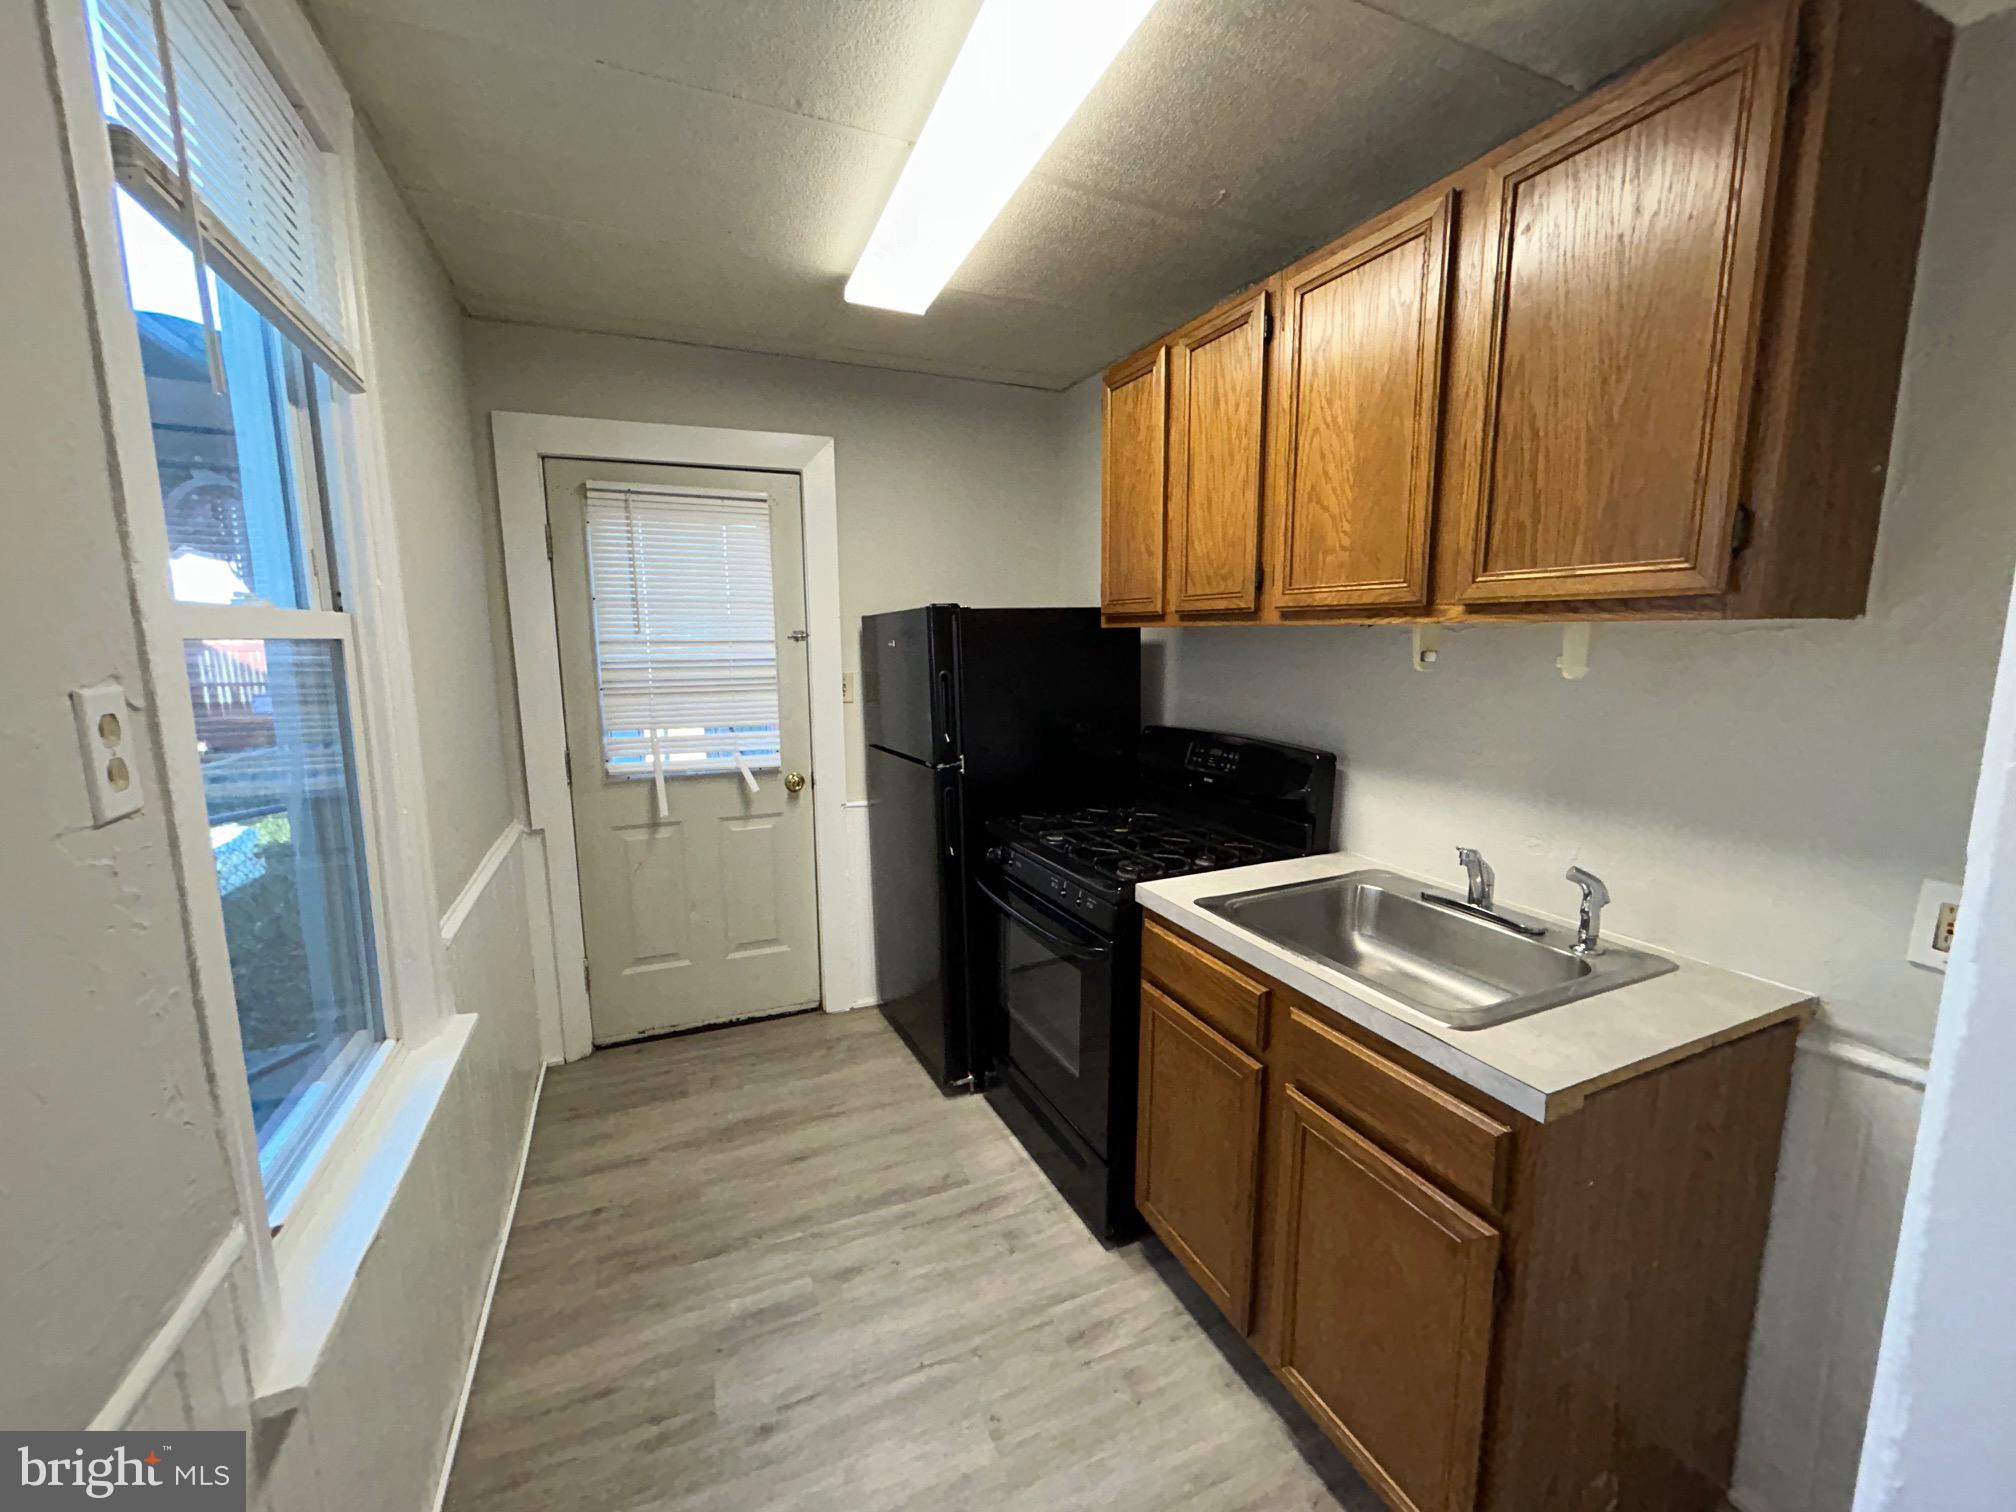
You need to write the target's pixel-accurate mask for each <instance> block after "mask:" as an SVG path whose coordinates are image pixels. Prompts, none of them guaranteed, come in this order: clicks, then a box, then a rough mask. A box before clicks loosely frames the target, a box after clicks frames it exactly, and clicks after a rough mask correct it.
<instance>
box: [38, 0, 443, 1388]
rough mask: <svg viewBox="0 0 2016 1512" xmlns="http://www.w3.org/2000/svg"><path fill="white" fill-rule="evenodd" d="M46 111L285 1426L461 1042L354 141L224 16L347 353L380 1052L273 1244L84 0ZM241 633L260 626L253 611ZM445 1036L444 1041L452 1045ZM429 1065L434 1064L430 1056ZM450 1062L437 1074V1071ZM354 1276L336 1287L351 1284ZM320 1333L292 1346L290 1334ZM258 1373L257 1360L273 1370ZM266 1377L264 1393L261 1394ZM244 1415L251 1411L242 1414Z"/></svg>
mask: <svg viewBox="0 0 2016 1512" xmlns="http://www.w3.org/2000/svg"><path fill="white" fill-rule="evenodd" d="M41 3H42V7H43V13H44V27H45V35H46V36H47V37H48V38H49V43H50V48H51V52H52V55H53V56H52V60H51V61H52V64H53V71H54V77H55V82H56V93H57V98H58V101H59V105H60V108H61V111H62V114H63V125H64V131H65V134H66V137H67V144H68V148H69V159H70V163H69V166H70V170H71V173H72V176H73V187H74V191H75V201H74V203H73V213H74V214H75V217H76V222H77V231H78V237H79V242H80V246H81V249H82V253H83V260H84V269H83V271H84V278H85V293H86V299H87V305H88V308H89V312H90V319H91V322H92V325H93V330H94V335H95V337H96V340H97V343H98V347H99V352H100V362H101V364H102V370H101V381H102V383H103V386H104V399H105V406H106V420H107V428H108V431H109V436H110V441H109V448H110V457H109V461H110V463H111V467H112V471H113V484H114V493H115V507H116V508H117V509H118V511H119V513H120V517H121V521H122V524H123V526H124V528H125V531H126V537H127V541H128V559H127V569H128V575H129V580H130V585H131V589H132V593H133V599H134V603H135V606H136V618H137V620H138V623H139V627H140V655H141V663H142V668H143V677H144V681H145V693H146V696H147V697H148V699H149V700H150V701H151V702H152V704H153V706H154V709H153V725H154V729H155V731H156V732H157V738H158V740H159V743H160V747H161V751H160V755H161V762H162V766H163V768H164V769H165V771H166V774H167V781H166V785H165V789H164V791H163V792H162V793H161V794H159V795H158V797H157V799H156V800H155V801H158V802H160V803H161V804H162V805H163V807H164V809H165V810H166V813H167V817H168V820H169V826H170V835H171V844H172V848H173V852H174V854H173V857H172V859H173V865H174V869H175V874H176V881H177V885H178V887H179V888H180V890H181V894H182V899H183V904H184V909H185V921H186V925H187V928H188V930H189V934H190V942H191V956H192V961H193V965H194V976H195V986H196V997H197V1004H196V1007H197V1015H198V1027H199V1030H200V1032H201V1035H202V1040H203V1053H204V1057H205V1060H206V1062H207V1064H208V1069H209V1074H210V1080H211V1085H212V1089H213V1092H214V1094H215V1096H216V1098H217V1108H216V1112H217V1116H218V1117H219V1119H220V1122H221V1124H222V1127H223V1132H224V1142H225V1147H226V1154H227V1157H228V1160H229V1163H230V1166H231V1174H232V1180H233V1185H234V1187H235V1189H236V1192H237V1198H238V1205H239V1212H240V1221H241V1222H242V1223H243V1225H244V1229H245V1232H246V1237H247V1242H248V1245H249V1248H250V1251H251V1255H252V1259H253V1263H254V1272H255V1277H256V1286H255V1288H254V1291H253V1296H252V1299H251V1300H252V1308H251V1311H252V1316H251V1317H249V1318H248V1319H247V1320H246V1323H247V1332H248V1337H249V1343H250V1348H251V1358H252V1360H253V1362H254V1374H255V1381H256V1382H259V1383H260V1384H259V1391H260V1396H261V1399H262V1404H263V1405H264V1407H265V1408H266V1409H267V1410H269V1411H271V1412H276V1413H277V1412H279V1411H283V1410H285V1409H287V1408H290V1407H292V1406H293V1405H295V1404H296V1403H298V1401H299V1400H300V1398H301V1395H302V1392H303V1391H304V1390H305V1384H306V1376H307V1373H308V1372H310V1371H312V1368H313V1365H314V1362H315V1361H316V1359H317V1358H319V1355H320V1353H321V1345H322V1342H323V1341H324V1340H325V1339H326V1331H327V1330H329V1329H333V1327H334V1323H335V1320H336V1317H337V1316H338V1314H339V1313H340V1308H341V1296H340V1295H337V1296H333V1297H332V1296H331V1295H330V1292H331V1288H332V1287H337V1286H340V1287H342V1288H344V1289H347V1285H348V1280H349V1276H340V1277H339V1276H332V1274H331V1267H330V1265H329V1264H328V1254H329V1252H332V1251H340V1252H341V1254H342V1255H343V1256H344V1257H345V1258H346V1262H347V1261H348V1259H349V1257H354V1259H355V1260H357V1261H361V1258H362V1253H363V1251H364V1249H365V1248H366V1247H368V1246H367V1243H366V1242H363V1241H362V1240H360V1236H359V1235H358V1234H356V1233H355V1232H354V1228H355V1225H354V1223H352V1222H351V1221H350V1220H351V1218H352V1216H353V1215H354V1214H356V1213H358V1212H360V1211H381V1212H382V1202H381V1201H380V1199H381V1198H383V1196H384V1194H383V1193H380V1192H376V1191H366V1190H364V1189H365V1188H368V1187H370V1186H371V1184H372V1182H373V1180H374V1177H379V1176H382V1174H383V1173H382V1171H374V1170H373V1167H374V1165H383V1164H386V1162H376V1161H374V1160H373V1158H372V1156H373V1154H374V1153H375V1152H374V1150H373V1148H372V1144H373V1141H375V1140H379V1139H381V1138H383V1139H386V1140H388V1141H389V1140H390V1138H391V1128H392V1126H393V1125H394V1123H395V1122H396V1120H395V1119H394V1116H393V1115H394V1113H395V1112H397V1111H399V1108H398V1107H397V1106H395V1105H396V1104H397V1103H398V1100H399V1098H400V1097H401V1096H402V1095H403V1093H404V1091H405V1090H406V1089H408V1088H409V1087H424V1088H428V1089H431V1092H432V1095H436V1096H438V1091H439V1083H440V1081H441V1080H442V1078H443V1075H444V1073H443V1069H442V1059H443V1056H444V1055H447V1056H451V1057H452V1056H454V1055H459V1053H460V1049H461V1047H462V1046H463V1045H464V1044H466V1042H467V1031H468V1023H467V1021H466V1020H458V1019H457V1018H456V1015H455V1004H454V1001H453V997H452V991H451V988H450V977H449V974H448V970H447V960H446V947H445V944H444V942H443V938H442V935H441V931H440V928H439V925H438V921H437V917H436V914H437V904H436V899H437V897H438V892H437V890H436V886H435V870H434V862H433V853H432V845H431V842H430V839H429V834H428V828H427V823H426V791H425V785H424V781H423V777H422V771H421V764H420V745H419V720H418V700H417V697H416V694H415V689H414V681H413V669H412V662H411V659H410V656H409V654H408V653H407V651H406V649H405V648H406V647H407V646H408V645H409V643H410V642H409V639H408V635H407V624H406V613H405V598H404V593H403V586H402V582H401V574H400V564H399V558H398V552H397V549H396V547H397V537H396V534H395V527H394V521H393V515H392V507H391V506H392V501H391V495H390V488H389V467H388V464H387V459H386V454H385V448H384V430H383V423H382V416H381V415H380V412H379V410H378V407H377V399H376V395H377V392H378V383H377V364H376V357H375V353H374V351H373V342H372V339H371V326H370V321H369V305H368V295H367V292H366V290H365V288H364V280H363V276H362V275H363V267H362V262H363V259H362V239H361V215H360V208H359V207H360V191H359V165H358V152H357V143H358V136H357V124H356V120H355V117H354V114H353V111H352V108H351V105H350V101H349V97H348V95H347V93H346V92H345V90H344V88H343V85H342V82H341V80H340V78H339V77H338V76H337V74H336V72H335V69H334V66H333V65H332V64H331V63H330V62H329V59H328V57H327V55H326V53H324V51H323V50H322V47H321V44H320V42H319V40H318V39H317V38H316V37H315V35H314V32H313V30H312V29H311V28H310V26H309V24H308V22H307V19H306V17H305V16H304V15H303V14H302V13H301V12H300V11H299V9H298V8H297V7H296V6H295V5H294V4H292V3H291V0H231V3H232V9H233V13H234V15H235V16H236V18H237V19H238V20H239V21H240V23H241V24H243V25H244V26H245V29H246V32H247V34H248V35H249V36H250V37H251V39H252V41H253V44H254V46H255V47H256V48H257V49H258V50H259V52H260V54H261V56H262V57H263V58H265V60H266V62H267V64H268V66H269V67H271V68H272V70H273V73H274V75H275V77H276V78H277V79H278V81H279V83H280V85H281V88H282V89H283V90H284V91H285V92H286V94H287V95H288V97H289V98H290V99H291V100H292V101H293V102H294V103H295V105H296V107H297V108H298V109H299V110H300V111H301V114H302V118H303V120H304V121H305V122H306V123H307V125H308V129H309V131H310V133H311V134H312V135H313V136H314V138H315V140H316V142H317V144H318V145H319V146H320V147H321V148H322V150H323V152H324V153H325V154H326V156H325V162H326V163H327V164H328V169H329V172H330V173H331V174H332V176H333V178H334V180H335V189H336V192H335V194H334V195H333V197H332V199H333V204H332V209H333V211H334V216H335V221H336V224H335V225H334V226H333V227H332V234H333V239H334V241H335V243H336V247H335V253H336V264H337V283H338V288H339V290H340V292H341V296H342V300H343V316H344V326H345V330H344V331H343V332H342V333H339V334H342V335H345V336H347V338H348V341H349V349H350V351H351V352H352V353H353V354H354V355H355V356H356V358H357V360H358V366H359V370H360V376H361V377H362V379H363V381H364V385H365V387H364V392H363V393H361V394H357V395H353V396H352V397H351V398H350V400H349V402H348V404H347V405H346V406H345V412H346V414H347V416H348V419H349V429H350V432H351V434H350V435H349V437H348V438H346V439H347V441H348V445H347V446H346V447H345V448H344V450H345V451H346V452H347V454H348V455H347V457H346V458H345V462H346V464H347V465H346V466H344V467H343V468H342V469H341V470H342V472H343V473H344V475H345V478H346V483H347V497H346V498H345V499H344V500H343V501H342V503H341V505H340V506H339V507H336V508H332V509H328V510H326V511H325V519H326V521H327V528H326V535H327V539H328V541H329V544H330V549H331V550H332V552H334V553H335V554H336V555H337V556H338V558H339V563H338V569H339V570H338V580H339V582H340V584H341V586H342V591H343V595H344V610H345V612H344V613H343V614H342V615H339V616H335V618H338V619H344V620H352V618H353V617H354V622H353V623H352V624H351V625H349V626H346V627H345V633H344V634H343V635H342V636H339V637H318V638H340V639H344V640H345V641H346V657H345V669H346V676H347V679H348V681H349V685H350V689H351V697H352V705H351V708H350V722H351V738H352V742H353V745H354V747H355V750H356V767H357V776H356V781H357V784H358V795H357V796H358V802H359V808H360V811H361V813H362V815H363V824H364V829H365V832H366V833H365V845H366V851H367V857H368V862H367V864H368V865H369V866H370V871H371V879H372V889H373V905H374V908H375V909H376V914H375V917H374V921H373V922H374V926H375V935H376V943H377V958H378V967H379V971H380V974H381V983H382V991H381V1002H382V1009H383V1014H384V1020H385V1028H386V1035H387V1038H386V1040H385V1041H384V1042H383V1043H382V1044H381V1045H380V1046H379V1048H378V1052H377V1054H376V1055H375V1057H374V1061H373V1065H372V1067H371V1069H370V1072H369V1073H368V1074H366V1075H364V1076H360V1077H358V1078H356V1079H354V1080H353V1082H352V1084H351V1085H352V1089H353V1090H352V1094H351V1098H350V1103H349V1106H348V1108H347V1109H346V1110H345V1112H344V1114H343V1116H341V1117H340V1118H338V1119H333V1120H331V1121H330V1122H329V1124H328V1125H327V1126H326V1127H325V1130H324V1133H323V1136H322V1141H321V1143H322V1148H321V1149H320V1150H319V1151H317V1152H316V1155H315V1157H314V1166H313V1169H312V1170H311V1171H310V1172H309V1173H308V1174H307V1175H306V1176H305V1178H304V1179H303V1180H302V1181H301V1182H300V1183H299V1185H298V1187H297V1188H296V1189H295V1190H294V1191H293V1192H292V1193H291V1194H290V1195H291V1201H290V1210H289V1211H288V1213H287V1214H286V1217H287V1225H286V1228H285V1229H284V1230H283V1231H282V1233H281V1234H280V1236H279V1237H278V1238H277V1239H276V1238H275V1236H274V1234H273V1228H274V1222H273V1210H272V1207H271V1205H270V1204H269V1202H268V1199H267V1194H266V1190H265V1185H264V1183H263V1181H262V1179H261V1176H260V1167H259V1145H258V1137H257V1134H256V1132H255V1130H254V1127H253V1123H252V1106H251V1098H250V1095H249V1092H248V1090H247V1088H246V1079H245V1059H244V1054H243V1044H242V1039H241V1036H240V1033H239V1027H238V1017H237V1007H236V1001H235V997H234V994H233V991H232V982H231V965H230V954H229V949H228V945H227V943H226V940H225V934H224V919H223V907H222V899H221V896H220V894H219V892H218V888H217V881H216V871H215V866H214V863H213V862H212V860H211V851H210V842H209V825H208V814H207V810H206V807H205V803H204V796H203V782H202V772H201V768H200V763H199V759H198V752H197V746H196V736H195V714H194V709H193V704H192V701H191V698H190V693H189V687H188V679H187V675H186V672H185V669H184V663H183V639H184V637H185V635H186V634H189V633H190V631H189V628H188V627H189V626H191V625H192V624H197V623H201V619H200V615H201V611H200V610H198V609H197V608H196V607H195V606H191V605H178V604H177V603H176V602H175V601H174V598H173V596H172V594H171V592H170V588H169V578H168V556H169V548H168V536H167V516H166V512H165V510H164V508H163V504H162V498H161V489H160V482H159V476H158V474H157V472H156V470H155V461H154V444H153V432H152V419H151V414H150V410H149V406H148V399H147V390H146V382H145V376H144V374H143V371H142V367H141V357H140V341H139V333H138V328H137V326H136V324H135V322H134V320H133V317H132V312H131V309H130V306H129V304H128V301H127V293H126V286H125V274H124V267H123V258H122V253H121V250H120V241H119V229H118V223H117V211H116V201H115V198H114V185H115V174H114V169H113V163H112V154H111V147H110V137H109V135H108V132H107V129H106V123H105V121H104V119H103V117H102V116H101V114H100V112H99V102H98V93H97V79H96V72H95V68H94V65H93V59H92V51H91V40H90V36H89V31H88V28H87V24H86V18H85V7H84V3H83V0H41ZM247 612H248V611H246V610H243V609H230V610H227V611H225V613H227V614H228V615H229V616H230V628H229V632H228V633H229V634H230V635H231V636H232V637H233V638H253V636H254V634H255V626H256V619H248V618H247V617H246V615H247ZM270 612H271V613H274V614H279V615H285V616H286V618H287V620H288V625H287V628H286V629H285V630H284V631H279V632H277V633H278V634H279V635H280V637H281V638H289V639H300V638H304V637H306V636H312V635H314V633H315V632H313V631H311V630H306V629H304V627H305V626H306V625H307V624H308V623H309V622H308V621H307V620H305V619H303V618H302V616H303V615H304V614H312V613H313V612H314V611H278V610H276V611H270ZM252 613H254V614H256V613H257V611H252ZM451 1027H452V1030H453V1032H449V1031H450V1030H451ZM444 1047H446V1049H444ZM451 1064H452V1061H451ZM351 1274H353V1275H354V1269H353V1270H352V1271H351ZM310 1329H313V1330H319V1331H320V1332H318V1333H317V1334H316V1335H315V1336H314V1337H304V1331H306V1330H310ZM262 1362H272V1368H271V1370H270V1371H269V1370H267V1369H266V1368H264V1367H263V1366H262ZM269 1376H270V1379H267V1377H269ZM258 1405H260V1404H255V1406H258Z"/></svg>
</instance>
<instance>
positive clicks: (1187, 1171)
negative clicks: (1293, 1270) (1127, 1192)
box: [1134, 982, 1265, 1333]
mask: <svg viewBox="0 0 2016 1512" xmlns="http://www.w3.org/2000/svg"><path fill="white" fill-rule="evenodd" d="M1264 1079H1265V1077H1264V1071H1263V1068H1262V1067H1261V1064H1260V1062H1259V1061H1257V1060H1255V1059H1254V1058H1253V1057H1252V1056H1250V1055H1248V1054H1246V1052H1245V1051H1243V1050H1241V1049H1240V1048H1239V1047H1238V1046H1237V1045H1234V1044H1233V1043H1232V1042H1231V1041H1230V1040H1228V1039H1226V1038H1225V1037H1224V1036H1223V1035H1221V1034H1219V1033H1218V1032H1217V1031H1216V1030H1214V1029H1212V1028H1210V1027H1209V1026H1208V1025H1206V1024H1205V1023H1204V1022H1203V1020H1201V1019H1199V1018H1197V1017H1195V1016H1194V1015H1193V1014H1191V1013H1190V1012H1189V1011H1188V1010H1186V1009H1185V1008H1184V1007H1183V1006H1182V1005H1181V1004H1180V1003H1178V1002H1176V1001H1175V999H1173V998H1171V997H1169V996H1167V995H1166V994H1164V993H1162V992H1160V991H1158V990H1157V989H1156V988H1154V987H1151V986H1149V985H1148V984H1147V983H1146V982H1143V983H1142V984H1141V1091H1140V1115H1139V1124H1138V1127H1137V1131H1136V1135H1135V1139H1136V1149H1135V1166H1134V1192H1135V1205H1136V1206H1138V1207H1139V1208H1140V1209H1141V1216H1142V1217H1144V1218H1146V1219H1147V1220H1148V1222H1149V1225H1150V1226H1151V1227H1153V1228H1154V1230H1155V1232H1156V1233H1157V1234H1158V1235H1160V1236H1161V1238H1162V1241H1163V1242H1164V1243H1165V1244H1167V1245H1168V1246H1169V1248H1170V1249H1171V1250H1172V1251H1174V1253H1175V1255H1176V1258H1177V1259H1179V1260H1181V1261H1182V1262H1183V1265H1184V1268H1185V1269H1187V1270H1188V1271H1189V1272H1190V1274H1191V1276H1192V1277H1193V1278H1194V1279H1195V1280H1196V1282H1197V1284H1198V1285H1199V1286H1201V1287H1203V1288H1204V1290H1205V1291H1206V1292H1208V1293H1209V1294H1210V1296H1211V1300H1212V1301H1214V1302H1216V1303H1217V1304H1218V1306H1219V1307H1220V1308H1221V1309H1223V1311H1224V1313H1225V1316H1226V1317H1228V1318H1230V1319H1231V1320H1232V1324H1233V1326H1234V1327H1235V1328H1237V1329H1238V1330H1239V1331H1240V1332H1241V1333H1245V1332H1246V1331H1247V1330H1248V1329H1249V1328H1250V1327H1251V1326H1252V1322H1253V1255H1254V1246H1255V1233H1254V1221H1255V1214H1256V1209H1257V1204H1258V1202H1259V1194H1260V1130H1261V1115H1260V1097H1261V1090H1262V1083H1263V1081H1264Z"/></svg>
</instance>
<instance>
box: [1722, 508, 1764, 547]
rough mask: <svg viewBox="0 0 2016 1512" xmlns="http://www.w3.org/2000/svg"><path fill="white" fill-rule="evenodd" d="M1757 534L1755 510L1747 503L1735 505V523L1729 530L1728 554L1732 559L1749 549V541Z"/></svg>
mask: <svg viewBox="0 0 2016 1512" xmlns="http://www.w3.org/2000/svg"><path fill="white" fill-rule="evenodd" d="M1756 534H1757V512H1756V511H1755V510H1754V509H1752V508H1751V507H1750V506H1749V505H1748V504H1738V505H1737V506H1736V523H1735V524H1734V525H1733V526H1731V527H1730V531H1729V556H1730V559H1731V560H1732V561H1733V560H1734V559H1735V558H1737V557H1740V556H1741V555H1743V553H1744V552H1746V551H1748V550H1749V549H1750V541H1751V538H1752V537H1753V536H1755V535H1756Z"/></svg>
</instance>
